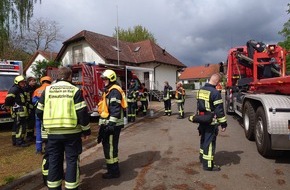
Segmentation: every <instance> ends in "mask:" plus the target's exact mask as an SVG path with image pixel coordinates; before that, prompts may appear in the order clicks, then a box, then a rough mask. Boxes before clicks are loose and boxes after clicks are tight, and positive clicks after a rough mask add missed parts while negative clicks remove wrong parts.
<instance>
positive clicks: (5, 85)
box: [0, 75, 16, 90]
mask: <svg viewBox="0 0 290 190" xmlns="http://www.w3.org/2000/svg"><path fill="white" fill-rule="evenodd" d="M15 77H16V76H13V75H12V76H10V75H0V81H1V82H0V89H1V90H9V89H10V88H11V87H12V86H13V84H14V78H15Z"/></svg>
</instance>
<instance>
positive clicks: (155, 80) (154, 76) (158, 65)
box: [153, 63, 161, 90]
mask: <svg viewBox="0 0 290 190" xmlns="http://www.w3.org/2000/svg"><path fill="white" fill-rule="evenodd" d="M160 65H161V63H159V64H158V65H157V66H155V67H154V68H153V69H154V86H153V88H154V89H153V90H156V89H155V86H156V82H155V81H156V77H155V72H156V68H157V67H160Z"/></svg>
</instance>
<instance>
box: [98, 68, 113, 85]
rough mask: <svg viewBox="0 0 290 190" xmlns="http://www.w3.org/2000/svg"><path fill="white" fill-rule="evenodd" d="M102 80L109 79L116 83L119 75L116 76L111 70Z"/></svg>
mask: <svg viewBox="0 0 290 190" xmlns="http://www.w3.org/2000/svg"><path fill="white" fill-rule="evenodd" d="M101 78H103V79H109V80H110V82H114V81H116V80H117V75H116V73H115V71H113V70H111V69H107V70H105V71H104V72H103V74H102V76H101Z"/></svg>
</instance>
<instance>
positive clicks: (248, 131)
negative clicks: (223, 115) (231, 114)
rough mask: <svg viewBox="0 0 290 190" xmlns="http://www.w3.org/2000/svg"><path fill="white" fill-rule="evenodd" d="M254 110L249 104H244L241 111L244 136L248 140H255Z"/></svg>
mask: <svg viewBox="0 0 290 190" xmlns="http://www.w3.org/2000/svg"><path fill="white" fill-rule="evenodd" d="M255 115H256V114H255V110H254V108H253V106H252V104H251V103H250V102H248V101H247V102H246V103H245V106H244V109H243V124H244V131H245V136H246V138H247V139H248V140H250V141H253V140H255Z"/></svg>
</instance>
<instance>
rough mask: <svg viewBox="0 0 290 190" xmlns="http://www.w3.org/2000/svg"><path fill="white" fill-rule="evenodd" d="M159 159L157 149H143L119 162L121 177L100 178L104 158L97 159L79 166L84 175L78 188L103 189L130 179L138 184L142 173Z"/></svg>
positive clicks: (103, 169) (102, 171) (142, 175)
mask: <svg viewBox="0 0 290 190" xmlns="http://www.w3.org/2000/svg"><path fill="white" fill-rule="evenodd" d="M160 159H161V156H160V152H159V151H145V152H140V153H136V154H132V155H129V156H128V159H127V160H125V161H123V162H120V163H119V166H120V171H121V177H120V178H117V179H102V174H103V173H105V172H106V170H105V168H103V167H104V164H105V160H104V159H98V160H96V161H94V162H93V163H90V164H87V165H84V166H82V167H81V172H82V173H84V174H85V175H84V176H83V179H82V180H81V181H82V184H81V185H80V188H81V189H86V190H91V189H103V188H106V187H109V186H118V185H120V184H121V183H124V182H126V181H131V180H134V182H133V183H135V186H138V184H139V183H142V181H143V180H144V177H145V175H144V174H145V173H146V172H147V171H148V170H149V169H150V168H151V167H152V164H153V163H154V162H155V161H158V160H160ZM136 169H138V171H136ZM139 170H140V171H139Z"/></svg>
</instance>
